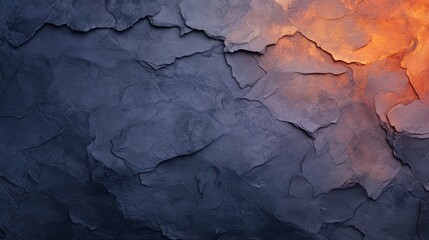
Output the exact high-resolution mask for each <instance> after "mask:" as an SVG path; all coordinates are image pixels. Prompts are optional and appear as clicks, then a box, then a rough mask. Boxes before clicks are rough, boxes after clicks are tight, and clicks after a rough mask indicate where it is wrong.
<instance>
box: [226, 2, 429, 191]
mask: <svg viewBox="0 0 429 240" xmlns="http://www.w3.org/2000/svg"><path fill="white" fill-rule="evenodd" d="M249 4H250V5H251V6H252V10H251V11H249V12H248V14H246V15H245V16H243V17H242V18H240V20H239V21H236V22H234V23H231V24H230V25H228V26H229V27H231V26H232V27H231V28H230V29H231V31H230V32H228V33H227V34H225V42H226V50H227V51H230V52H235V51H237V50H247V51H253V52H255V53H254V54H252V59H251V60H246V64H243V61H244V60H243V59H244V58H243V56H242V53H240V52H238V53H234V54H232V55H231V56H228V57H227V60H228V62H229V64H230V65H231V67H232V71H233V74H234V76H235V77H236V79H237V81H238V83H239V84H240V86H243V87H244V86H247V87H251V90H250V92H249V93H248V94H247V95H246V96H245V98H247V99H249V100H256V101H259V102H261V103H263V104H264V105H265V106H266V107H267V108H268V109H269V110H270V112H271V113H272V114H273V116H275V117H276V118H277V119H279V120H281V121H286V122H290V123H292V124H294V125H295V126H297V127H299V128H301V129H303V130H305V131H306V132H307V133H309V134H310V135H311V136H312V137H314V139H315V144H314V147H315V149H316V155H315V156H308V157H307V158H306V160H305V161H304V163H303V169H304V175H305V172H306V171H307V172H308V176H307V177H308V178H309V179H310V182H312V181H311V178H312V175H311V174H314V173H315V172H316V171H320V170H318V169H314V168H313V167H312V166H311V167H306V166H307V163H308V165H309V166H310V165H311V164H316V165H317V164H319V165H324V169H325V170H323V171H324V173H325V177H326V179H325V181H326V182H323V183H320V182H319V183H317V182H316V180H315V181H314V182H312V183H313V184H316V185H317V184H320V188H319V189H318V190H319V191H320V192H326V191H329V190H330V189H334V188H337V187H340V186H344V184H346V185H347V184H348V183H353V182H358V183H359V184H361V185H362V186H364V187H365V188H366V190H367V192H368V194H369V195H370V196H372V197H377V196H378V195H379V194H380V192H381V191H382V190H383V189H384V187H385V186H386V185H387V184H388V183H389V181H390V180H391V179H392V178H393V177H394V176H395V175H396V174H397V173H398V171H399V169H400V168H401V164H399V163H398V162H397V161H396V160H395V158H394V157H393V156H392V152H391V148H390V146H389V144H388V143H386V141H385V139H386V136H385V135H386V133H385V131H383V129H382V128H380V125H381V126H383V127H384V128H385V130H387V131H388V132H389V131H390V132H399V133H405V134H408V135H410V136H413V137H417V138H427V137H428V136H429V105H428V104H429V11H428V10H429V2H428V1H425V0H414V1H404V0H316V1H311V0H305V1H298V0H275V5H272V4H270V3H269V1H262V0H259V1H258V0H255V1H249ZM267 6H270V7H267ZM279 12H281V13H279ZM255 17H257V19H258V22H257V23H256V22H255V21H256V20H255ZM220 34H222V32H220ZM244 36H245V37H244ZM238 38H240V39H241V41H238V40H237V39H238ZM261 46H264V47H263V48H261ZM249 65H253V66H254V67H252V69H256V70H248V71H250V72H251V73H248V74H246V73H244V71H243V70H240V68H242V69H245V68H247V69H250V68H249V67H248V66H249ZM262 71H263V72H262ZM252 76H255V77H252ZM249 79H250V80H249ZM321 159H323V160H321ZM306 169H307V170H306ZM428 186H429V185H428Z"/></svg>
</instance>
